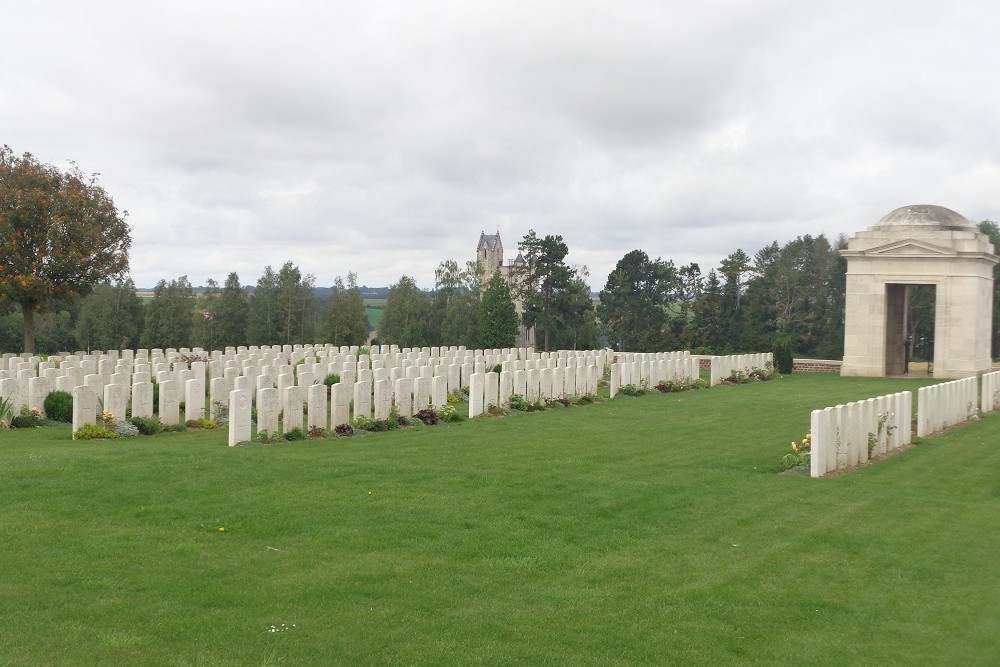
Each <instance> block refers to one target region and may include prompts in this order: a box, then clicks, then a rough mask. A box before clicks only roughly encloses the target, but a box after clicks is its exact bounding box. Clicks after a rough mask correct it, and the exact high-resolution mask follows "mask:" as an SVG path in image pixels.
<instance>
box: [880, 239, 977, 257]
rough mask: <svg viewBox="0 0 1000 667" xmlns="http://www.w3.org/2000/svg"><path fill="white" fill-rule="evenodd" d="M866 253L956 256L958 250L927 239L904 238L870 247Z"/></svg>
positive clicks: (887, 255)
mask: <svg viewBox="0 0 1000 667" xmlns="http://www.w3.org/2000/svg"><path fill="white" fill-rule="evenodd" d="M864 254H865V255H867V256H869V257H872V256H874V257H955V256H956V255H958V251H956V250H955V249H953V248H946V247H944V246H939V245H934V244H933V243H927V242H926V241H917V240H916V239H904V240H902V241H894V242H892V243H887V244H886V245H882V246H878V247H877V248H869V249H868V250H866V251H865V252H864Z"/></svg>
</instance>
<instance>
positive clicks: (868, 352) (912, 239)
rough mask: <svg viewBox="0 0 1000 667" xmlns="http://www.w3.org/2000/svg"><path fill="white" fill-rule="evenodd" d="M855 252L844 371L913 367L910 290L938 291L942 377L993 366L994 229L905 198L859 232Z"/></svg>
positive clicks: (851, 249) (851, 252)
mask: <svg viewBox="0 0 1000 667" xmlns="http://www.w3.org/2000/svg"><path fill="white" fill-rule="evenodd" d="M841 254H842V255H843V256H844V257H845V258H846V259H847V295H846V304H845V323H844V364H843V366H842V369H841V374H842V375H865V376H885V375H901V374H902V373H904V372H905V360H906V359H907V357H906V351H907V347H906V346H907V341H906V331H907V317H908V312H907V292H908V290H909V289H910V288H911V287H912V286H914V285H932V286H933V287H934V291H935V299H934V303H935V310H934V313H935V314H934V359H933V371H934V376H935V377H940V378H961V377H968V376H973V375H977V374H979V373H982V372H984V371H987V370H989V369H990V368H991V366H992V358H991V356H990V336H991V332H992V326H993V267H994V265H995V264H996V263H997V262H998V261H1000V260H998V258H997V256H996V255H995V254H994V248H993V245H992V244H991V243H990V240H989V237H987V236H986V235H985V234H983V233H982V232H981V231H979V229H978V228H977V227H976V225H974V224H973V223H971V222H969V221H968V220H966V219H965V218H964V217H962V216H961V215H959V214H958V213H956V212H954V211H952V210H949V209H947V208H944V207H941V206H926V205H920V206H904V207H902V208H898V209H896V210H895V211H892V212H891V213H889V214H888V215H886V216H885V217H883V218H882V219H881V220H879V221H878V222H876V223H875V224H874V225H872V226H871V227H869V228H868V229H866V230H865V231H862V232H858V233H857V234H856V235H855V236H853V237H852V238H851V239H850V241H849V242H848V245H847V249H846V250H842V251H841Z"/></svg>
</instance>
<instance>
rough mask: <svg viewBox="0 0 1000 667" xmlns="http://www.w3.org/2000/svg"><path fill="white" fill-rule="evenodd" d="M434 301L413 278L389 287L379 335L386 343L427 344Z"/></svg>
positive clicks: (402, 278)
mask: <svg viewBox="0 0 1000 667" xmlns="http://www.w3.org/2000/svg"><path fill="white" fill-rule="evenodd" d="M429 320H430V300H429V299H428V298H427V295H426V294H424V293H423V292H421V291H420V290H419V289H418V288H417V284H416V282H414V280H413V278H410V277H408V276H402V277H401V278H400V279H399V282H397V283H396V284H395V285H392V286H391V287H389V294H388V296H387V297H386V300H385V310H384V311H383V312H382V321H381V322H380V323H379V328H378V338H379V341H381V342H382V343H383V344H387V345H398V346H399V347H423V346H425V345H427V344H428V342H427V330H428V328H429Z"/></svg>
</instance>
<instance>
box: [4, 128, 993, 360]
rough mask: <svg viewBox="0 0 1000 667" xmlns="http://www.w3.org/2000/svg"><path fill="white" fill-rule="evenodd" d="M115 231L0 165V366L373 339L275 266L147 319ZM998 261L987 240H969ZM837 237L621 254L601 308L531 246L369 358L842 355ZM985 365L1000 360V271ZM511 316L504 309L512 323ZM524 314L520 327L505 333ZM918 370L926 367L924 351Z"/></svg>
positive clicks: (175, 286) (914, 299) (92, 199)
mask: <svg viewBox="0 0 1000 667" xmlns="http://www.w3.org/2000/svg"><path fill="white" fill-rule="evenodd" d="M126 217H127V213H126V212H124V211H119V210H118V209H117V207H116V206H115V204H114V202H113V201H112V199H111V197H110V196H109V195H108V194H107V192H105V191H104V190H103V189H102V188H101V187H100V186H98V185H97V183H96V176H86V175H84V174H83V173H82V172H81V171H80V170H79V169H78V168H77V167H76V166H75V165H73V166H72V167H71V168H70V169H69V170H67V171H62V170H60V169H57V168H56V167H53V166H52V165H48V164H44V163H41V162H39V161H38V160H37V159H36V158H35V157H34V156H32V155H31V154H29V153H25V154H23V155H21V156H18V155H15V154H14V152H13V151H12V150H11V149H10V148H9V147H8V146H3V147H2V148H0V257H2V258H3V261H2V262H0V351H21V350H25V351H32V352H33V351H36V350H38V351H40V352H55V351H60V350H68V349H79V348H84V349H111V348H136V347H146V348H154V347H195V346H199V347H203V348H205V349H219V348H223V347H227V346H236V345H275V344H278V345H283V344H294V343H304V342H310V341H323V342H329V343H333V344H337V345H360V344H362V343H364V342H365V341H366V340H367V339H368V336H369V330H370V326H369V323H368V320H367V316H366V311H365V306H364V301H363V299H362V297H361V293H360V290H359V289H358V286H357V284H356V278H355V276H354V275H353V274H348V277H347V280H346V282H345V281H344V280H343V279H341V278H339V277H338V278H337V279H336V280H335V282H334V285H333V288H332V290H331V292H330V294H329V296H328V297H326V298H322V299H320V298H317V296H316V294H315V277H314V276H312V275H311V274H303V273H302V271H301V270H300V269H299V268H298V267H297V266H295V265H294V264H293V263H292V262H286V263H285V264H284V265H283V266H282V267H281V268H280V269H279V270H278V271H275V270H274V269H272V268H271V267H270V266H269V267H267V268H266V269H265V271H264V274H263V275H262V276H260V278H259V279H258V280H257V284H256V286H255V289H254V290H253V292H252V293H249V291H248V290H246V289H244V288H243V287H242V286H241V284H240V280H239V276H237V274H235V273H231V274H229V276H228V278H227V279H226V282H225V284H224V285H221V286H220V285H218V284H217V283H216V282H215V281H211V280H210V281H209V282H208V285H207V287H206V289H205V290H204V291H203V292H202V293H201V294H196V293H195V290H194V288H193V287H192V286H191V284H190V282H189V281H188V279H187V277H186V276H181V277H179V278H176V279H173V280H170V281H166V280H161V281H160V282H159V283H158V284H157V285H156V288H155V290H154V292H153V296H152V299H150V301H149V303H148V304H144V303H143V302H142V300H141V299H140V298H139V297H138V296H137V295H136V293H135V286H134V284H133V283H132V281H131V279H130V278H129V277H128V275H127V269H128V251H129V249H130V247H131V236H130V230H129V227H128V225H127V223H126V222H125V218H126ZM979 228H980V230H982V231H983V232H984V233H985V234H986V235H987V236H989V237H990V240H991V241H992V242H993V244H994V247H995V248H997V249H998V250H1000V228H998V226H997V225H996V223H993V222H990V221H984V222H982V223H980V225H979ZM844 247H846V238H845V237H843V236H841V237H839V238H837V239H836V240H835V241H833V242H831V241H830V240H829V239H827V238H826V237H825V236H824V235H822V234H820V235H819V236H816V237H813V236H810V235H804V236H799V237H798V238H796V239H793V240H791V241H788V242H787V243H785V244H784V245H778V243H777V242H774V243H771V244H770V245H768V246H765V247H764V248H761V249H760V250H758V251H757V252H756V253H755V254H754V255H753V256H752V257H751V256H749V255H748V254H747V253H746V252H744V251H743V250H742V249H738V250H736V251H734V252H732V253H730V254H729V255H727V256H726V257H725V258H723V259H722V260H721V262H720V263H719V268H718V270H714V269H713V270H710V271H709V272H708V273H707V274H704V275H703V274H702V272H701V269H700V267H699V265H698V264H696V263H691V264H687V265H685V266H677V265H675V264H674V262H673V261H671V260H664V259H660V258H657V259H652V258H650V257H649V256H648V255H647V254H646V253H645V252H644V251H642V250H640V249H636V250H632V251H630V252H628V253H626V254H625V255H624V256H623V257H622V258H621V259H620V260H619V261H618V263H617V264H616V266H615V269H614V270H613V271H612V272H611V274H610V275H609V276H608V278H607V281H606V282H605V285H604V288H603V289H602V290H601V292H600V295H599V299H598V301H597V303H596V306H595V303H594V301H593V300H592V299H591V293H590V287H589V286H588V284H587V280H588V278H589V273H588V271H587V268H586V267H575V266H571V265H569V264H567V262H566V257H567V255H568V252H569V249H568V247H567V245H566V243H565V241H564V240H563V238H562V237H561V236H558V235H546V236H539V235H538V234H536V233H535V231H534V230H531V231H529V232H528V234H526V235H525V236H524V238H523V239H521V241H520V242H519V243H518V249H519V250H520V253H521V256H522V257H523V259H524V261H523V262H521V263H519V264H517V265H516V266H513V267H511V269H510V275H509V276H507V277H506V278H505V277H504V276H502V275H501V274H500V273H497V274H495V275H489V276H487V275H483V274H482V272H481V269H482V267H479V266H477V265H476V264H475V263H474V262H470V263H467V264H466V265H465V266H460V265H459V264H458V263H457V262H455V261H454V260H445V261H443V262H442V263H441V264H440V265H439V267H438V269H437V271H436V272H435V285H434V289H433V290H430V291H423V290H421V289H419V288H418V287H417V285H416V282H415V281H414V280H413V279H412V278H410V277H408V276H402V277H401V278H400V279H399V281H398V282H396V283H395V284H394V285H392V286H391V287H390V288H389V290H388V293H387V297H386V303H385V307H384V310H383V313H382V321H381V323H380V325H379V331H378V339H377V342H379V343H388V344H396V345H399V346H401V347H414V346H425V345H465V346H467V347H508V346H510V345H512V344H513V343H514V340H515V338H516V337H517V334H518V331H519V328H520V327H521V326H522V325H523V326H525V327H529V328H533V329H534V331H535V335H536V346H537V347H539V348H540V349H543V350H552V349H567V348H568V349H581V348H596V347H600V346H604V345H611V346H612V347H614V348H616V349H618V350H622V351H655V350H670V349H690V350H693V351H697V352H705V353H715V354H725V353H731V352H741V351H750V350H767V349H770V348H771V347H772V345H773V344H774V342H775V340H778V339H781V340H783V341H787V343H789V344H791V346H792V348H793V350H794V352H795V353H797V354H799V355H802V356H815V357H823V358H833V359H835V358H840V357H841V356H842V355H843V338H844V334H843V330H844V302H845V284H846V279H845V274H846V261H845V260H844V259H843V258H842V257H841V256H840V254H839V252H838V250H840V249H842V248H844ZM995 276H996V277H997V278H998V280H997V282H996V285H995V287H994V309H993V319H994V327H993V336H992V353H993V356H994V358H996V357H997V356H1000V335H998V330H1000V327H998V324H1000V265H998V267H997V268H996V269H995ZM515 304H517V305H516V306H515ZM933 309H934V296H933V290H927V289H919V288H918V289H914V290H912V291H911V303H910V312H911V316H910V318H909V322H910V331H909V332H908V334H909V335H910V337H911V338H912V339H913V340H914V341H919V340H921V339H930V338H931V337H932V336H933V326H934V325H933V323H934V318H933ZM518 310H520V316H519V315H518ZM928 354H929V351H928Z"/></svg>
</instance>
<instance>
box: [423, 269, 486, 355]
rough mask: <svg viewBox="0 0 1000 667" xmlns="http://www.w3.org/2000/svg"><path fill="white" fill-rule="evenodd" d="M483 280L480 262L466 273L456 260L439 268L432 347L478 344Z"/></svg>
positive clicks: (435, 294) (433, 314)
mask: <svg viewBox="0 0 1000 667" xmlns="http://www.w3.org/2000/svg"><path fill="white" fill-rule="evenodd" d="M481 279H482V278H481V275H480V272H479V267H478V266H477V264H476V262H467V263H466V265H465V268H464V269H462V268H461V267H459V265H458V262H456V261H455V260H453V259H448V260H445V261H443V262H441V264H440V265H438V268H437V269H436V270H435V271H434V297H433V298H432V300H431V312H432V315H431V327H432V332H431V342H432V344H437V345H465V346H467V347H474V346H475V345H476V344H477V343H476V337H477V332H478V324H477V321H476V318H477V316H478V310H479V304H480V292H481V291H482V290H481V289H480V284H481Z"/></svg>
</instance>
